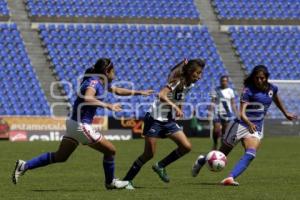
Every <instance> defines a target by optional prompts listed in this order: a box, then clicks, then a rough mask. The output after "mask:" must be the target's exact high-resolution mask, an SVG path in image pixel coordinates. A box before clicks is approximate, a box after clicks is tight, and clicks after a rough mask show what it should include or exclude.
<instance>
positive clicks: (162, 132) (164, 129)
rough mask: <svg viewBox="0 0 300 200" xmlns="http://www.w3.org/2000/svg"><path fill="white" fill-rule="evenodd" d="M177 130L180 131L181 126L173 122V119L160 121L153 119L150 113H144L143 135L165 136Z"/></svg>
mask: <svg viewBox="0 0 300 200" xmlns="http://www.w3.org/2000/svg"><path fill="white" fill-rule="evenodd" d="M178 131H182V128H181V127H180V126H179V125H178V124H177V123H176V122H175V120H170V121H167V122H161V121H158V120H155V119H153V117H152V116H151V115H150V113H146V115H145V118H144V131H143V135H145V136H148V137H158V138H166V137H167V136H169V135H171V134H173V133H176V132H178Z"/></svg>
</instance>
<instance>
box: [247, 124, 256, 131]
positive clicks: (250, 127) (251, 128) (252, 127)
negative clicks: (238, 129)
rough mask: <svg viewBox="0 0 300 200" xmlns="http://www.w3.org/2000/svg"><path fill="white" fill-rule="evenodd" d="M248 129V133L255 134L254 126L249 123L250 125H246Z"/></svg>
mask: <svg viewBox="0 0 300 200" xmlns="http://www.w3.org/2000/svg"><path fill="white" fill-rule="evenodd" d="M248 129H249V131H250V133H255V132H256V131H257V129H256V125H255V124H253V123H250V124H249V125H248Z"/></svg>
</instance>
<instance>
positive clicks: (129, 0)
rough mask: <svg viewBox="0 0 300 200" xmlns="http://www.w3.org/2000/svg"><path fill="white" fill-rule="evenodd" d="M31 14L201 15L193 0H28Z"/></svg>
mask: <svg viewBox="0 0 300 200" xmlns="http://www.w3.org/2000/svg"><path fill="white" fill-rule="evenodd" d="M26 7H27V9H28V11H29V13H30V15H31V16H48V17H54V16H56V17H60V16H64V17H69V16H72V17H74V16H78V17H121V18H125V17H127V18H158V19H160V18H162V19H199V11H198V10H197V8H196V6H195V3H194V1H193V0H122V1H116V0H98V1H94V0H76V1H73V0H72V1H70V0H60V1H36V0H26Z"/></svg>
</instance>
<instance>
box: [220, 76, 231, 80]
mask: <svg viewBox="0 0 300 200" xmlns="http://www.w3.org/2000/svg"><path fill="white" fill-rule="evenodd" d="M224 78H226V79H227V80H228V79H229V76H228V75H223V76H221V77H220V81H222V80H223V79H224Z"/></svg>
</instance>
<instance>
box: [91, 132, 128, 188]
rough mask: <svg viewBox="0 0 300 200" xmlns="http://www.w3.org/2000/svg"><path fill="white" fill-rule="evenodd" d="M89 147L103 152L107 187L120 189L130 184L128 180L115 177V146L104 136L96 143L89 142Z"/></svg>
mask: <svg viewBox="0 0 300 200" xmlns="http://www.w3.org/2000/svg"><path fill="white" fill-rule="evenodd" d="M88 146H89V147H91V148H93V149H95V150H97V151H99V152H101V153H103V154H104V156H103V169H104V175H105V186H106V188H107V189H119V188H124V187H126V186H127V185H128V181H121V180H118V179H116V178H115V154H116V148H115V146H114V145H113V144H112V143H111V142H110V141H108V140H106V139H105V138H104V137H101V139H100V140H98V141H97V142H95V143H92V144H88Z"/></svg>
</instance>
